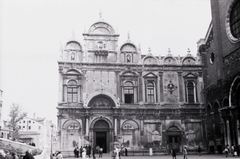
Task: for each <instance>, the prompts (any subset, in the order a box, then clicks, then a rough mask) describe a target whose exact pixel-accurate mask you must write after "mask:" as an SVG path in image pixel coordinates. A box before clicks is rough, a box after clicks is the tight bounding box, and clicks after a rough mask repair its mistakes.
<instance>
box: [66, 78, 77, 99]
mask: <svg viewBox="0 0 240 159" xmlns="http://www.w3.org/2000/svg"><path fill="white" fill-rule="evenodd" d="M73 82H74V83H73ZM67 102H68V103H77V102H78V86H77V81H75V80H70V81H69V82H68V84H67Z"/></svg>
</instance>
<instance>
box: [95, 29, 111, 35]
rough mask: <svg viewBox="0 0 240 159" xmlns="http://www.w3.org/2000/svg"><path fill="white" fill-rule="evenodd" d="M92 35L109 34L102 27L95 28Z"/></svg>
mask: <svg viewBox="0 0 240 159" xmlns="http://www.w3.org/2000/svg"><path fill="white" fill-rule="evenodd" d="M92 33H93V34H110V32H109V30H107V29H106V28H103V27H99V28H96V29H95V30H93V32H92Z"/></svg>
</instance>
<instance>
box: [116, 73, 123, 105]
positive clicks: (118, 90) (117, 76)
mask: <svg viewBox="0 0 240 159" xmlns="http://www.w3.org/2000/svg"><path fill="white" fill-rule="evenodd" d="M119 73H120V71H119V70H117V71H115V75H116V79H115V81H116V83H117V84H116V87H117V88H116V91H117V92H116V93H117V99H118V98H119V100H120V102H122V93H121V89H122V88H121V84H120V83H121V81H120V77H119Z"/></svg>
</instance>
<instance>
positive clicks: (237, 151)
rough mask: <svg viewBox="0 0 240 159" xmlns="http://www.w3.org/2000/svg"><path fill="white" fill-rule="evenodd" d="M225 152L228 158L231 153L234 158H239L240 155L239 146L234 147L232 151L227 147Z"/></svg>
mask: <svg viewBox="0 0 240 159" xmlns="http://www.w3.org/2000/svg"><path fill="white" fill-rule="evenodd" d="M224 152H225V155H226V157H228V154H229V153H231V154H232V155H233V156H234V157H236V156H239V154H240V150H239V146H234V145H232V147H231V150H230V148H229V145H226V147H225V149H224Z"/></svg>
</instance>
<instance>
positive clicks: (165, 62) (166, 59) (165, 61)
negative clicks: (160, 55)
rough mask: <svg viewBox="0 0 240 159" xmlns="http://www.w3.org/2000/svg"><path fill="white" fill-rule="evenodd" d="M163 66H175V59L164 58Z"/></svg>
mask: <svg viewBox="0 0 240 159" xmlns="http://www.w3.org/2000/svg"><path fill="white" fill-rule="evenodd" d="M164 64H176V59H175V58H173V57H166V58H165V59H164Z"/></svg>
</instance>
